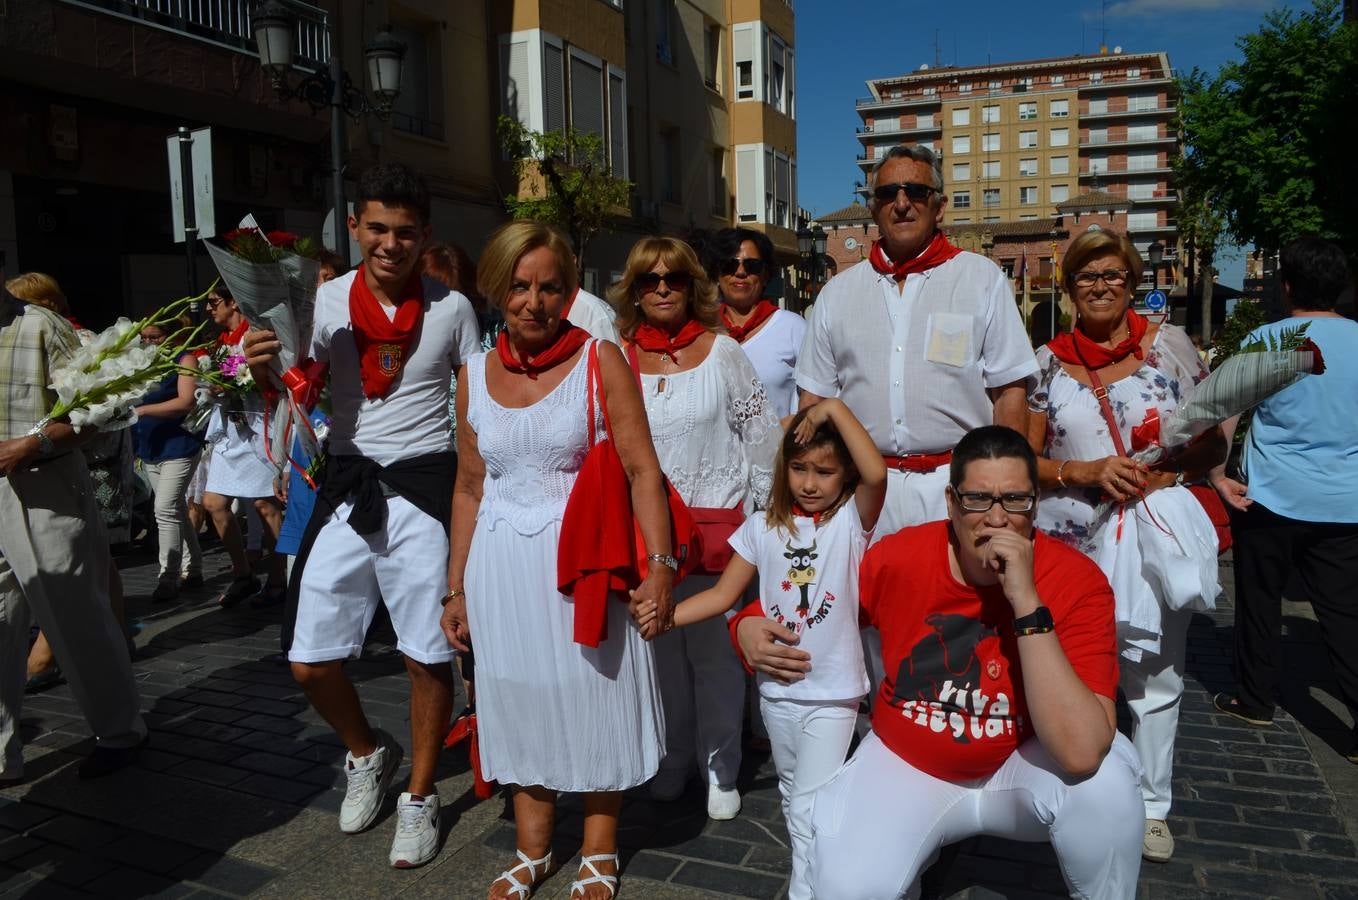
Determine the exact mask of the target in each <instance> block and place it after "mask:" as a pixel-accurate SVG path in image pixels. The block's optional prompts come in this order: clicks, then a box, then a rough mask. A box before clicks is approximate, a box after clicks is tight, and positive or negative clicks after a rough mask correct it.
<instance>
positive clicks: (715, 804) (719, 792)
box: [707, 784, 740, 821]
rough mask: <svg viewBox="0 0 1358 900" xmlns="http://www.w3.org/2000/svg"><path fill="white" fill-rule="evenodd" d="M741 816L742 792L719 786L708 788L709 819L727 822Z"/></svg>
mask: <svg viewBox="0 0 1358 900" xmlns="http://www.w3.org/2000/svg"><path fill="white" fill-rule="evenodd" d="M739 814H740V791H738V790H736V789H735V788H733V787H729V788H728V787H722V786H721V785H719V784H713V785H709V786H708V788H707V817H708V818H709V819H717V820H718V821H725V820H726V819H734V818H735V817H736V816H737V815H739Z"/></svg>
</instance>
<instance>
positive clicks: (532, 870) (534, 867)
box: [491, 849, 552, 898]
mask: <svg viewBox="0 0 1358 900" xmlns="http://www.w3.org/2000/svg"><path fill="white" fill-rule="evenodd" d="M514 855H515V856H517V857H518V858H519V863H518V865H516V866H514V867H513V868H510V869H506V870H505V871H503V872H501V873H500V877H499V878H496V879H495V881H507V882H509V884H510V888H509V893H510V894H511V895H512V896H515V897H519V898H525V897H530V896H532V894H533V890H534V889H535V888H536V887H537V886H538V882H539V881H540V880H541V879H542V878H545V877H546V876H547V870H548V869H550V868H551V867H552V851H551V850H548V851H547V855H546V856H544V857H542V859H529V858H528V854H527V853H524V852H523V851H522V850H518V849H516V850H515V851H514ZM539 866H540V867H541V868H542V874H541V875H539V874H538V867H539ZM525 868H526V869H527V870H528V883H527V884H524V883H523V882H522V881H519V879H518V878H516V877H515V873H516V872H518V871H520V870H521V869H525ZM495 881H492V882H491V885H492V886H494V884H495Z"/></svg>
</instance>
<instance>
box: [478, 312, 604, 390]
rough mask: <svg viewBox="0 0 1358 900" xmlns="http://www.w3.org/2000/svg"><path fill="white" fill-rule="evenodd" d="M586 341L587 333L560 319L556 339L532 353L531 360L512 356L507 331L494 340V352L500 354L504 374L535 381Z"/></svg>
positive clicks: (563, 360)
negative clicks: (520, 376)
mask: <svg viewBox="0 0 1358 900" xmlns="http://www.w3.org/2000/svg"><path fill="white" fill-rule="evenodd" d="M588 340H589V332H588V331H586V330H585V329H583V328H580V327H578V326H576V325H572V324H571V323H570V322H567V321H566V320H565V319H562V320H561V327H560V328H558V329H557V332H556V337H554V338H553V339H552V342H551V343H550V344H548V345H547V347H546V348H544V349H543V350H540V351H538V352H537V353H534V354H533V356H532V358H531V359H530V358H528V357H524V358H523V359H520V358H518V357H516V356H515V355H514V348H513V347H511V346H510V345H509V333H508V332H507V331H502V332H500V336H499V337H498V338H496V339H495V352H496V353H498V354H500V364H501V365H503V366H504V367H505V371H506V372H514V373H515V374H519V375H527V376H528V377H529V378H531V379H533V380H534V381H537V378H538V375H540V374H541V373H543V372H546V371H547V370H548V369H550V368H552V367H553V366H555V365H559V364H560V363H563V362H565V361H566V360H568V359H570V358H571V357H572V356H574V355H575V351H576V350H579V349H580V348H581V347H583V346H584V345H585V342H586V341H588Z"/></svg>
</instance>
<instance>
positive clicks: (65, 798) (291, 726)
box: [0, 552, 1358, 900]
mask: <svg viewBox="0 0 1358 900" xmlns="http://www.w3.org/2000/svg"><path fill="white" fill-rule="evenodd" d="M120 562H121V565H122V569H123V576H124V580H125V583H126V586H127V594H128V610H129V615H130V616H131V618H132V619H134V620H135V621H136V622H137V624H138V627H139V632H138V636H137V646H138V655H137V659H136V662H135V670H136V674H137V678H138V681H139V682H140V685H141V690H142V695H143V700H144V704H145V708H146V709H147V711H148V717H149V720H150V725H151V728H152V742H151V745H150V747H149V748H148V749H147V750H146V751H145V752H144V753H143V755H142V758H141V761H140V763H139V764H138V765H136V766H134V767H131V768H129V769H127V770H125V771H123V772H120V773H118V774H116V775H114V776H111V777H109V778H106V779H102V780H98V781H93V782H80V781H78V780H77V779H76V777H75V765H74V764H75V763H76V762H77V761H78V759H79V757H80V756H81V755H82V754H84V753H86V752H88V750H89V747H90V745H91V742H90V739H89V735H88V732H87V731H86V730H85V726H84V722H83V720H82V719H81V718H80V715H79V711H78V710H77V709H76V707H75V704H74V703H73V702H72V700H71V699H70V695H69V693H68V691H67V689H66V688H64V687H62V688H57V689H54V690H50V691H48V692H46V693H43V694H41V695H38V696H35V697H31V698H29V703H28V705H27V706H26V707H25V710H24V715H23V720H22V727H23V731H24V734H25V737H26V740H27V742H28V751H27V758H28V776H29V777H28V779H27V781H26V782H25V783H24V784H21V785H18V786H12V787H9V788H6V789H3V790H0V896H3V897H11V896H25V897H63V896H68V895H85V896H88V895H89V894H95V895H100V896H106V897H136V896H161V897H189V896H192V897H206V896H247V895H248V896H258V897H286V898H306V897H318V898H319V897H326V898H336V897H349V896H355V897H358V896H363V897H368V896H392V895H398V894H399V895H400V896H401V897H409V898H418V897H425V896H428V897H435V896H437V897H440V898H445V897H476V898H480V897H484V896H485V889H486V886H487V885H488V884H489V882H490V880H491V879H492V878H493V877H494V875H495V874H497V873H498V872H499V871H500V870H501V869H502V868H504V866H505V863H506V862H507V860H508V857H509V856H510V855H511V854H512V852H513V846H514V840H513V826H512V823H511V822H510V821H509V817H508V809H507V804H506V800H505V799H504V797H503V796H501V795H497V796H496V797H495V798H493V799H491V800H489V801H486V802H483V803H477V802H476V801H475V800H474V799H473V797H472V794H471V776H470V774H469V772H468V771H467V762H466V757H465V755H464V754H462V753H461V752H459V751H457V750H453V751H448V752H446V753H445V754H444V760H443V763H442V768H441V770H440V773H439V793H440V796H441V797H442V798H443V803H444V810H443V830H444V842H443V846H442V849H441V850H440V852H439V855H438V856H437V857H436V858H435V860H434V861H433V862H432V863H431V864H429V865H428V866H425V867H424V868H421V869H416V870H405V871H398V870H394V869H391V868H389V867H388V865H387V861H386V854H387V850H388V847H389V844H390V840H391V834H392V830H393V828H394V823H393V821H392V817H391V810H392V805H393V802H394V801H393V800H392V799H390V798H389V800H388V803H387V807H386V809H385V810H384V812H383V815H382V817H381V818H380V819H379V822H378V825H377V826H376V827H375V828H373V829H372V830H371V831H369V832H367V833H365V834H362V835H358V836H346V835H343V834H341V833H340V832H339V830H338V828H337V824H336V821H335V814H336V810H337V809H338V806H339V802H340V799H341V798H342V796H343V794H342V786H341V784H340V777H341V776H340V771H339V760H340V758H341V755H342V750H341V748H340V747H339V746H338V745H337V743H336V741H335V740H334V738H333V737H332V735H331V733H330V731H329V729H328V728H327V727H326V726H325V725H324V723H322V722H321V721H320V720H319V719H318V717H317V716H316V715H315V713H314V712H312V711H311V710H310V708H309V707H308V706H307V704H306V702H305V700H304V699H303V697H302V695H301V693H300V691H299V690H298V688H297V687H296V686H295V685H294V683H293V682H292V679H291V678H290V677H289V674H288V671H287V669H286V667H285V666H283V665H281V664H280V663H278V662H277V661H275V660H274V659H272V658H271V657H272V656H273V654H275V653H276V651H277V649H278V648H277V636H278V613H277V612H276V611H273V610H265V611H255V610H251V609H249V608H240V607H238V608H237V609H234V610H231V611H222V610H218V609H216V608H215V607H214V606H213V605H212V603H211V599H212V596H213V592H214V589H215V590H220V589H222V588H223V587H224V585H225V581H226V576H225V565H224V563H223V560H222V557H221V555H220V553H219V552H213V553H210V554H209V558H208V563H209V574H210V575H212V576H214V577H212V578H211V580H210V581H209V584H208V586H207V587H205V588H204V589H202V590H199V591H194V592H191V593H186V594H185V595H183V596H182V597H181V598H180V600H178V601H176V602H173V603H168V604H153V603H151V601H150V599H149V593H150V591H151V589H152V588H153V587H154V574H155V573H154V562H153V561H148V560H147V558H145V557H134V558H129V559H124V560H121V561H120ZM1223 575H1224V576H1227V578H1226V580H1227V582H1228V585H1229V575H1230V568H1229V563H1227V564H1226V565H1225V566H1223ZM1230 622H1231V614H1230V607H1229V601H1227V602H1225V603H1223V608H1222V609H1221V610H1219V611H1217V612H1215V613H1213V614H1211V615H1199V616H1197V617H1196V618H1195V621H1194V623H1193V627H1192V630H1191V632H1190V636H1189V643H1190V651H1189V663H1188V680H1189V688H1188V692H1187V695H1186V696H1185V698H1184V706H1183V715H1182V721H1181V725H1180V740H1179V745H1178V757H1177V766H1178V768H1177V771H1176V780H1175V793H1176V805H1175V811H1174V814H1173V818H1172V820H1171V824H1172V827H1173V830H1174V832H1175V835H1176V838H1177V840H1178V852H1177V853H1176V855H1175V858H1174V860H1173V861H1172V862H1170V863H1167V864H1164V865H1154V864H1150V863H1147V864H1145V865H1144V866H1143V868H1142V883H1141V888H1140V893H1141V896H1142V897H1147V898H1159V897H1167V898H1168V897H1245V896H1267V897H1288V898H1291V897H1307V898H1329V900H1341V898H1358V858H1356V854H1355V846H1354V841H1355V839H1356V838H1358V767H1355V766H1352V765H1350V764H1349V763H1347V762H1345V761H1344V760H1343V758H1342V757H1341V756H1340V755H1339V754H1338V753H1337V752H1336V750H1335V749H1334V748H1335V747H1343V746H1344V744H1343V740H1344V736H1345V734H1346V729H1347V728H1349V727H1350V725H1349V724H1348V722H1347V718H1346V716H1347V713H1345V712H1343V711H1342V706H1340V705H1339V704H1337V703H1336V702H1335V701H1334V700H1333V698H1332V696H1331V694H1330V693H1329V691H1331V690H1332V687H1331V686H1329V685H1327V684H1325V683H1324V679H1325V678H1327V677H1328V674H1327V664H1326V662H1325V659H1324V653H1323V650H1322V648H1321V646H1320V644H1319V641H1318V635H1317V633H1316V629H1315V623H1314V620H1313V619H1312V618H1311V617H1310V614H1309V608H1308V607H1305V606H1304V605H1302V604H1292V603H1289V604H1288V609H1287V616H1286V624H1287V628H1288V632H1289V634H1288V644H1287V647H1288V653H1289V658H1290V663H1291V665H1290V670H1291V672H1292V676H1291V680H1290V681H1289V683H1288V684H1287V685H1286V688H1285V691H1284V703H1283V705H1284V708H1285V709H1286V710H1287V712H1282V711H1280V712H1279V714H1278V717H1277V719H1276V721H1275V723H1274V727H1272V728H1268V729H1258V728H1251V727H1248V726H1244V725H1239V724H1236V723H1235V722H1234V721H1233V720H1231V719H1229V718H1227V717H1224V716H1220V715H1216V714H1214V712H1213V710H1212V707H1211V703H1210V698H1211V693H1212V692H1213V691H1215V690H1219V689H1222V688H1226V687H1229V685H1230V643H1229V635H1230ZM389 640H390V637H389V636H388V637H387V641H389ZM348 668H349V671H350V673H351V675H352V676H353V678H354V679H355V681H356V682H357V683H358V689H359V693H360V694H361V695H362V698H363V702H364V705H365V707H366V709H367V710H368V713H369V715H370V716H371V717H372V718H373V719H374V721H375V723H376V724H378V725H379V726H381V727H384V728H386V729H388V730H389V731H391V732H392V733H393V734H394V735H396V736H397V737H398V739H400V740H401V741H402V742H403V743H407V745H408V738H407V737H406V736H405V733H406V716H405V705H404V704H405V700H406V694H407V691H406V682H405V676H404V673H403V669H402V664H401V660H400V657H399V655H398V654H397V653H396V651H395V650H394V649H393V647H392V646H391V645H390V643H389V642H384V641H383V639H382V637H381V635H380V634H379V635H378V637H377V639H376V640H375V641H373V642H372V643H370V644H369V646H368V648H367V651H366V652H365V654H364V656H363V658H362V659H360V660H356V661H354V662H351V663H350V664H349V667H348ZM402 778H404V773H402V775H400V776H398V781H399V780H401V779H402ZM741 789H742V791H743V792H744V794H745V804H744V809H743V811H742V813H741V815H740V817H739V818H737V819H735V820H734V821H730V822H708V821H707V819H706V816H705V815H704V810H703V797H702V796H701V791H700V789H699V788H698V787H697V786H693V787H691V789H690V791H689V793H688V794H687V795H685V796H684V797H683V798H682V799H681V800H680V801H678V802H675V803H672V804H656V803H653V802H651V801H650V800H649V799H647V798H646V797H645V796H644V794H643V793H641V792H638V793H636V794H635V795H634V796H631V797H629V798H628V802H627V805H626V807H625V810H624V814H623V826H622V830H621V835H620V838H621V843H622V847H623V870H624V871H623V879H622V888H623V891H624V893H625V894H627V895H629V896H632V897H646V898H661V900H664V898H683V897H711V896H740V897H760V898H764V897H767V898H774V897H781V896H784V895H785V892H786V888H787V880H786V872H787V867H788V850H787V833H786V829H785V828H784V826H783V823H782V821H781V815H780V812H779V805H778V796H777V785H776V780H775V778H774V775H773V771H772V766H771V764H770V762H769V760H768V758H767V756H766V755H763V754H753V753H750V754H747V762H746V767H745V772H744V773H743V778H742V783H741ZM395 790H396V788H393V794H394V792H395ZM560 824H561V827H559V829H558V835H559V843H558V844H557V846H556V854H557V859H559V860H565V861H566V863H565V865H564V866H563V867H562V869H561V870H560V871H559V872H557V874H555V875H554V876H553V877H552V878H551V879H550V880H549V881H548V882H547V883H546V885H545V886H544V887H543V889H541V890H540V891H539V892H538V894H537V896H538V897H545V898H563V900H564V898H566V897H567V893H568V887H569V884H570V880H571V878H572V876H573V873H574V872H575V869H576V866H577V864H578V863H577V861H575V860H573V859H572V857H574V856H575V854H576V853H577V852H578V849H579V840H580V834H581V812H580V807H579V804H578V803H577V802H574V801H573V799H572V798H566V799H565V800H563V803H562V813H561V823H560ZM883 852H890V849H889V848H883ZM926 887H927V888H928V893H930V894H931V895H934V896H942V897H949V898H962V897H969V898H994V897H1011V898H1030V897H1057V896H1063V895H1064V888H1063V884H1062V880H1061V876H1060V873H1059V871H1058V870H1057V868H1056V865H1055V859H1054V857H1053V855H1052V853H1051V850H1050V849H1049V848H1048V847H1047V846H1046V845H1038V844H1018V843H1012V842H1007V841H1001V840H995V839H989V838H983V839H977V840H972V841H968V842H966V843H963V844H961V845H958V846H957V847H956V848H950V849H949V850H948V851H945V854H944V856H943V857H942V859H941V860H940V861H939V863H938V864H937V865H936V866H935V867H934V868H933V869H932V870H931V871H930V873H929V875H928V877H927V879H926ZM830 900H833V898H830Z"/></svg>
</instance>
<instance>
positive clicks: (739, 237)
mask: <svg viewBox="0 0 1358 900" xmlns="http://www.w3.org/2000/svg"><path fill="white" fill-rule="evenodd" d="M704 251H705V254H706V258H707V273H708V275H709V276H710V277H711V278H713V279H715V280H716V282H717V291H718V293H719V294H720V296H721V321H722V324H723V325H725V326H726V333H727V334H729V335H730V336H731V337H732V338H734V339H735V341H736V343H737V344H740V349H742V350H744V351H745V355H746V356H748V357H749V358H750V364H751V365H752V366H754V370H755V372H757V373H758V374H759V380H760V381H761V382H763V384H764V390H765V391H766V392H768V395H769V403H770V405H772V407H773V411H774V412H775V413H777V414H778V415H780V416H785V415H791V414H792V413H795V412H796V411H797V381H796V377H795V370H796V368H797V353H798V352H799V351H800V350H801V348H802V336H803V335H805V334H806V320H805V319H803V318H802V317H801V316H799V315H797V314H796V313H794V312H789V311H787V310H785V309H779V308H778V307H777V306H776V305H775V304H774V303H773V302H772V301H771V300H769V299H768V298H767V297H765V295H764V293H765V290H766V289H767V288H768V285H769V276H770V275H772V274H773V242H771V241H770V240H769V239H768V237H767V236H766V235H764V234H763V233H762V232H758V231H754V230H752V229H749V228H723V229H722V230H721V231H718V232H717V233H716V234H714V235H713V236H712V240H711V241H710V242H709V243H708V245H707V246H706V247H705V248H704Z"/></svg>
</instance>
